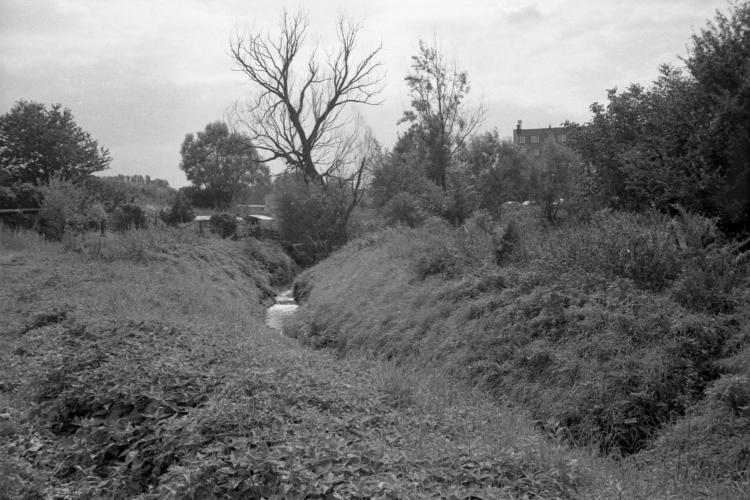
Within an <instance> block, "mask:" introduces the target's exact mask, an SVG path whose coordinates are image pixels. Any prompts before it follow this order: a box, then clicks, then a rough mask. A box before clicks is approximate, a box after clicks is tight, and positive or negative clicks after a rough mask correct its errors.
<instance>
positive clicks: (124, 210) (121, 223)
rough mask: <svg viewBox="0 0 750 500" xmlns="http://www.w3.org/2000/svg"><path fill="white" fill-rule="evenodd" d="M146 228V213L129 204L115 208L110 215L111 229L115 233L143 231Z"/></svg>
mask: <svg viewBox="0 0 750 500" xmlns="http://www.w3.org/2000/svg"><path fill="white" fill-rule="evenodd" d="M145 227H146V212H144V211H143V209H142V208H141V207H139V206H138V205H134V204H132V203H129V204H127V205H121V206H119V207H117V208H115V210H114V212H113V213H112V228H113V229H114V230H115V231H127V230H128V229H143V228H145Z"/></svg>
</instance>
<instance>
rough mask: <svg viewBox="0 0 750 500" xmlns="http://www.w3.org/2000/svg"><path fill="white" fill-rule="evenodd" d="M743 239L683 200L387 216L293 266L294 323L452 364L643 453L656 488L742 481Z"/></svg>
mask: <svg viewBox="0 0 750 500" xmlns="http://www.w3.org/2000/svg"><path fill="white" fill-rule="evenodd" d="M732 248H733V246H732V244H731V242H728V241H724V240H722V237H721V235H720V233H719V232H718V231H717V230H716V229H715V226H714V224H713V222H712V221H710V220H708V219H704V218H701V217H698V216H694V215H691V214H687V213H682V214H680V215H679V216H678V217H676V218H673V219H670V218H667V217H665V216H663V215H660V214H655V213H653V214H643V215H635V214H627V213H619V212H600V213H598V214H595V215H594V216H592V217H590V218H589V219H588V220H585V221H576V222H569V223H566V224H562V225H548V224H546V223H543V222H540V221H539V217H538V216H537V215H536V214H535V213H533V210H532V209H526V208H522V209H519V210H517V211H509V212H508V213H506V214H505V216H504V217H503V219H502V220H500V221H499V222H497V223H494V224H491V223H490V224H488V223H487V220H485V219H484V218H483V217H482V216H481V215H479V216H477V217H474V219H471V220H469V221H468V222H467V223H466V224H465V225H464V226H463V227H460V228H456V229H454V228H450V227H448V226H447V225H445V224H441V223H440V222H439V221H428V222H427V223H426V224H425V225H424V226H422V227H421V228H391V229H386V230H384V231H382V232H380V233H378V234H375V235H371V236H368V237H365V238H363V239H360V240H358V241H355V242H352V243H351V244H349V245H348V246H347V247H345V248H344V249H343V250H341V251H340V252H338V253H336V254H334V255H333V256H332V257H330V258H329V259H328V260H326V261H325V262H323V263H321V264H319V265H318V266H316V267H314V268H312V269H311V270H309V271H306V272H305V273H304V274H303V275H302V276H301V277H300V278H299V279H298V283H297V285H296V287H297V288H299V289H304V290H306V292H307V301H306V302H305V304H304V306H303V308H302V310H301V312H300V313H299V314H298V320H297V324H296V327H295V328H294V329H292V330H291V333H292V334H294V335H296V336H297V337H298V338H300V339H301V340H302V341H303V342H305V343H307V344H309V345H312V346H315V347H334V348H335V349H337V350H338V351H340V352H342V353H366V355H367V354H369V355H372V354H375V355H376V356H378V357H380V358H383V359H387V360H391V361H392V362H396V363H398V364H400V365H402V366H432V367H435V368H436V369H439V370H442V371H443V372H444V373H445V374H446V375H447V376H449V377H451V378H452V379H453V380H456V381H458V382H461V383H463V384H465V385H466V386H471V387H480V388H482V389H484V390H486V391H488V392H490V393H491V394H494V396H495V397H496V398H497V400H500V401H510V402H512V403H513V404H517V405H520V406H521V407H522V408H525V409H527V410H528V411H529V413H530V415H531V417H532V418H533V419H534V420H535V421H536V422H537V426H538V428H539V429H540V430H542V431H543V432H546V433H547V434H548V435H549V436H551V437H553V438H554V439H561V440H563V441H566V442H568V443H571V444H575V445H577V446H584V447H594V448H595V449H597V450H599V452H600V453H602V454H604V455H612V456H617V457H633V459H632V462H633V463H635V464H636V465H634V466H633V467H643V468H644V470H651V473H650V475H649V476H648V477H650V478H651V479H650V481H651V482H652V485H653V484H656V483H658V484H660V485H661V486H660V490H659V491H660V494H662V495H666V496H669V495H678V496H694V494H698V493H697V492H698V491H699V490H701V489H704V488H705V487H706V485H709V486H708V487H709V488H716V489H715V490H712V491H745V492H747V491H748V490H747V488H748V487H749V484H750V483H749V481H750V478H749V477H748V465H749V464H750V462H749V460H750V445H748V443H750V426H749V425H748V422H749V420H748V418H747V417H748V415H747V414H746V412H747V403H746V395H747V393H748V385H747V384H748V376H749V375H750V371H749V370H748V368H750V367H749V365H750V362H748V353H750V351H749V350H748V345H750V330H748V327H747V325H749V324H750V285H749V282H748V276H749V273H748V265H749V263H748V262H747V260H743V259H742V258H738V255H737V254H735V253H733V252H732ZM396 399H397V400H398V399H399V398H396ZM687 428H689V429H691V432H689V433H686V432H685V430H686V429H687ZM686 435H687V437H686ZM628 460H630V459H628ZM656 463H658V464H659V466H658V467H657V466H652V465H653V464H656ZM645 464H652V465H645ZM686 470H689V471H690V472H689V473H687V474H686V473H685V471H686ZM655 471H657V472H655ZM659 475H666V476H667V477H670V478H673V479H675V478H676V479H675V480H674V481H672V484H670V485H663V484H662V483H661V480H660V479H659ZM636 483H637V484H638V486H637V488H644V489H646V490H648V488H649V486H648V484H643V481H642V480H640V481H636ZM710 485H713V486H710ZM633 488H636V487H633ZM634 491H635V490H633V489H631V493H633V492H634ZM638 491H642V490H638ZM652 493H653V491H652ZM740 496H742V495H740Z"/></svg>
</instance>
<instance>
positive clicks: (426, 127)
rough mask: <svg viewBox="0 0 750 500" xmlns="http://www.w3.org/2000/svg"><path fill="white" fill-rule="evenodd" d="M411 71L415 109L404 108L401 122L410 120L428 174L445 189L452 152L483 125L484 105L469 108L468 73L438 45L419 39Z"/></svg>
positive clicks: (412, 98)
mask: <svg viewBox="0 0 750 500" xmlns="http://www.w3.org/2000/svg"><path fill="white" fill-rule="evenodd" d="M411 68H412V71H411V73H409V74H408V75H407V76H406V83H407V85H408V86H409V95H410V97H411V107H412V109H410V110H407V111H405V112H404V115H403V117H402V118H401V121H400V122H409V123H411V124H412V127H413V128H414V129H415V131H417V132H418V134H419V136H420V138H421V142H422V143H423V145H424V148H423V150H424V153H423V163H424V165H425V166H426V169H427V172H426V173H427V176H428V178H429V179H430V180H432V181H433V182H434V183H435V184H437V185H438V186H440V187H441V188H443V189H446V186H447V170H448V166H449V164H450V161H451V158H452V157H453V155H454V154H455V153H456V152H457V151H458V150H460V149H461V148H462V147H463V146H464V145H465V143H466V139H467V138H468V137H469V136H470V135H471V134H472V133H473V132H474V131H475V130H476V128H477V127H478V126H479V125H480V123H481V121H482V118H483V115H484V112H483V109H482V108H481V107H479V108H477V109H474V110H470V109H468V108H467V107H466V106H465V105H464V102H463V101H464V97H466V94H467V93H468V92H469V89H470V87H469V77H468V74H467V73H466V72H465V71H458V70H457V69H456V65H455V64H449V63H448V62H447V61H446V60H445V57H444V56H443V54H442V53H441V52H440V51H439V50H438V48H437V42H435V44H434V45H432V46H430V45H428V44H426V43H425V42H424V41H423V40H420V41H419V51H418V53H417V55H415V56H412V65H411Z"/></svg>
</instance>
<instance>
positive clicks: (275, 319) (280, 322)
mask: <svg viewBox="0 0 750 500" xmlns="http://www.w3.org/2000/svg"><path fill="white" fill-rule="evenodd" d="M298 307H299V306H298V305H297V303H296V302H295V301H294V297H293V296H292V291H291V290H287V291H285V292H283V293H281V294H279V295H277V296H276V303H275V304H274V305H272V306H271V307H269V308H268V311H267V312H266V325H267V326H269V327H271V328H273V329H275V330H279V333H283V330H284V321H285V320H287V319H289V318H291V317H292V316H294V313H295V312H296V311H297V308H298Z"/></svg>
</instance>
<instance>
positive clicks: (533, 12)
mask: <svg viewBox="0 0 750 500" xmlns="http://www.w3.org/2000/svg"><path fill="white" fill-rule="evenodd" d="M505 18H506V19H507V20H508V22H509V23H511V24H526V23H529V22H531V21H538V20H539V19H541V18H542V13H541V12H539V9H538V8H537V6H536V4H531V5H527V6H526V7H522V8H520V9H517V10H512V11H510V12H508V13H507V14H506V15H505Z"/></svg>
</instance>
